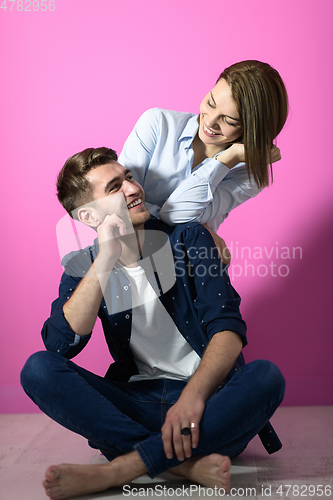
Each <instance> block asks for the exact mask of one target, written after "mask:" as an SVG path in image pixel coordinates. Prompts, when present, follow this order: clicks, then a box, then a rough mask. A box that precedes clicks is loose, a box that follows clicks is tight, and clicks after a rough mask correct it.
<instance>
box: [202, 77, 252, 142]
mask: <svg viewBox="0 0 333 500" xmlns="http://www.w3.org/2000/svg"><path fill="white" fill-rule="evenodd" d="M198 134H199V138H200V139H201V141H202V142H203V143H204V144H206V145H209V146H212V147H216V148H217V152H218V151H219V150H222V149H224V148H225V147H226V146H227V145H228V143H230V142H233V141H235V140H236V139H238V138H239V137H241V136H242V134H243V128H242V125H241V121H240V118H239V114H238V110H237V105H236V102H235V101H234V99H233V97H232V95H231V88H230V86H229V84H228V83H227V82H226V81H225V80H224V79H221V80H219V82H218V83H217V84H216V85H215V87H214V88H213V89H212V90H211V91H210V92H209V94H207V95H206V97H204V99H203V101H202V103H201V105H200V116H199V130H198Z"/></svg>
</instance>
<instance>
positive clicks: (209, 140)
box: [119, 61, 288, 231]
mask: <svg viewBox="0 0 333 500" xmlns="http://www.w3.org/2000/svg"><path fill="white" fill-rule="evenodd" d="M287 114H288V97H287V92H286V89H285V86H284V84H283V81H282V80H281V77H280V75H279V74H278V72H277V71H276V70H275V69H273V68H272V67H271V66H269V65H268V64H266V63H262V62H259V61H242V62H239V63H236V64H234V65H232V66H230V67H229V68H227V69H225V70H224V71H223V73H221V75H220V77H219V78H218V80H217V83H216V85H215V86H214V87H213V89H212V90H211V91H210V92H209V93H208V94H207V95H206V97H205V98H204V99H203V101H202V103H201V106H200V114H199V116H197V115H194V114H191V113H181V112H175V111H167V110H162V109H158V108H154V109H150V110H148V111H146V112H145V113H144V114H143V115H142V116H141V117H140V119H139V120H138V122H137V124H136V125H135V127H134V130H133V131H132V132H131V134H130V136H129V137H128V139H127V141H126V143H125V145H124V148H123V151H122V153H121V155H120V157H119V162H120V163H121V164H122V165H124V166H125V167H127V168H130V169H131V170H132V173H133V176H134V177H135V179H136V180H138V182H139V183H140V184H141V185H142V186H143V187H144V190H145V193H146V201H147V203H148V204H149V205H148V208H149V209H150V211H151V213H152V214H154V215H156V216H159V217H160V218H161V219H162V220H164V221H165V222H167V223H168V224H176V223H182V222H188V221H198V222H200V223H202V224H207V225H208V226H209V227H210V228H211V229H213V230H214V231H216V230H217V229H218V227H219V225H220V224H221V223H222V222H223V220H224V219H225V218H226V217H227V215H228V213H229V212H230V211H231V210H232V209H233V208H235V207H237V206H238V205H240V204H241V203H243V202H244V201H246V200H248V199H249V198H252V197H254V196H256V195H257V194H258V193H259V192H260V191H261V190H262V189H263V188H264V187H266V186H268V185H269V181H270V177H271V178H272V163H273V162H275V161H277V160H279V159H280V151H279V149H278V148H275V147H274V146H273V140H274V139H275V138H276V136H277V135H278V134H279V133H280V132H281V130H282V128H283V126H284V124H285V121H286V119H287ZM270 174H271V175H270Z"/></svg>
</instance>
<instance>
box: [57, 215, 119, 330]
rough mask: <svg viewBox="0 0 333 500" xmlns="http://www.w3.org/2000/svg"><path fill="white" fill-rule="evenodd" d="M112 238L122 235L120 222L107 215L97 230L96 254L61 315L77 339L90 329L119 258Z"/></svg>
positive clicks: (117, 244) (114, 217) (116, 218)
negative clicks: (77, 336) (97, 250)
mask: <svg viewBox="0 0 333 500" xmlns="http://www.w3.org/2000/svg"><path fill="white" fill-rule="evenodd" d="M115 231H116V234H124V233H125V224H124V222H123V221H122V220H121V219H120V218H119V217H118V216H117V215H116V214H112V215H107V216H106V217H105V219H104V221H103V223H102V224H101V225H100V226H99V227H98V228H97V232H98V244H99V252H98V256H97V257H96V259H95V261H94V263H93V264H92V266H91V268H90V269H89V271H88V273H87V275H86V276H85V277H84V278H83V279H82V280H81V281H80V283H79V285H78V287H77V288H76V290H75V292H74V293H73V295H72V296H71V298H70V299H69V300H68V301H67V302H66V303H65V304H64V306H63V312H64V316H65V319H66V321H67V322H68V324H69V325H70V327H71V329H72V330H73V331H74V332H75V333H76V334H77V335H79V336H80V337H81V336H84V335H88V334H89V333H90V332H91V330H92V329H93V327H94V325H95V322H96V319H97V315H98V310H99V307H100V305H101V301H102V298H103V292H104V290H105V287H106V284H107V281H108V279H109V275H110V272H111V270H112V268H113V266H114V264H115V262H116V261H117V259H118V258H119V257H120V255H121V244H120V242H119V240H118V239H117V238H116V237H115Z"/></svg>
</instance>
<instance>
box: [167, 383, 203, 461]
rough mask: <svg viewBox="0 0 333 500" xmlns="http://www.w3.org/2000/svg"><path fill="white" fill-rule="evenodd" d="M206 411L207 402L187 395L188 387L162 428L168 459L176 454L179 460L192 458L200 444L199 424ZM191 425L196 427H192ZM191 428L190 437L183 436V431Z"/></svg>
mask: <svg viewBox="0 0 333 500" xmlns="http://www.w3.org/2000/svg"><path fill="white" fill-rule="evenodd" d="M204 409H205V401H204V400H203V399H202V398H200V397H198V396H196V397H194V396H193V395H192V396H190V395H187V392H186V387H185V389H184V391H183V392H182V394H181V395H180V397H179V399H178V401H177V403H175V404H174V405H173V406H172V407H171V408H170V410H169V411H168V412H167V414H166V418H165V422H164V425H163V427H162V440H163V447H164V452H165V454H166V456H167V458H172V457H173V452H175V455H176V457H177V458H178V460H180V461H182V460H184V459H185V458H190V457H191V455H192V448H196V447H197V446H198V444H199V424H200V421H201V418H202V415H203V412H204ZM191 424H194V426H192V427H191ZM184 428H190V429H191V431H190V434H189V435H183V434H181V430H182V429H184Z"/></svg>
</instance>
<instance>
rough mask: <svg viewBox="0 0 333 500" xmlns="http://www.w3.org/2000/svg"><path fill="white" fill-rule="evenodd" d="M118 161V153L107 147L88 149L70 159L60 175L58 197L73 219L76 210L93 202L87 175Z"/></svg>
mask: <svg viewBox="0 0 333 500" xmlns="http://www.w3.org/2000/svg"><path fill="white" fill-rule="evenodd" d="M117 160H118V156H117V153H116V152H115V151H114V150H113V149H109V148H105V147H102V148H88V149H85V150H84V151H81V152H80V153H76V154H75V155H73V156H71V157H70V158H68V160H67V161H66V163H65V165H64V166H63V167H62V169H61V171H60V172H59V175H58V179H57V196H58V200H59V201H60V203H61V204H62V206H63V207H64V209H65V210H66V211H67V212H68V213H69V215H70V216H71V217H73V214H72V212H73V211H74V210H75V209H76V208H78V207H80V206H82V205H84V204H85V203H88V202H89V201H92V186H91V184H90V182H89V181H88V180H87V179H86V177H85V176H86V174H87V173H88V172H90V170H93V169H94V168H97V167H101V166H102V165H106V164H108V163H111V162H112V161H117ZM73 218H74V217H73Z"/></svg>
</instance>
